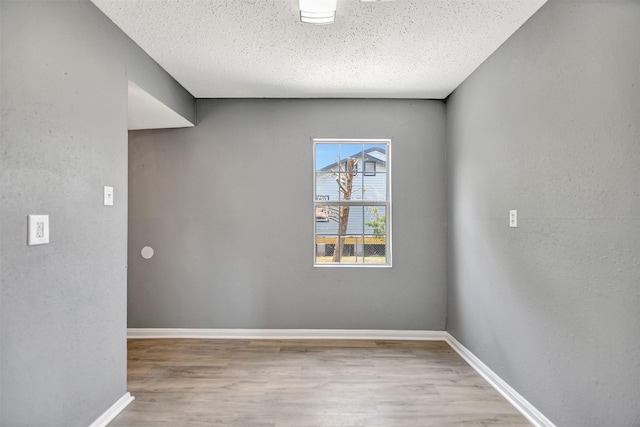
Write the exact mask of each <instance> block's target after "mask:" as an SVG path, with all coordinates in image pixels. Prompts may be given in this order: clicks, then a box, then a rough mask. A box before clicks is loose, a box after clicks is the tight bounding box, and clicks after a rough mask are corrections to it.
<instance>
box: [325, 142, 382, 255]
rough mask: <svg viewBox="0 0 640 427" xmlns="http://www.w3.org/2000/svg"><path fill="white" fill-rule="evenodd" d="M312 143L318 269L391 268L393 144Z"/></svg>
mask: <svg viewBox="0 0 640 427" xmlns="http://www.w3.org/2000/svg"><path fill="white" fill-rule="evenodd" d="M313 142H314V169H315V173H314V185H313V187H314V194H313V196H314V199H313V200H314V202H313V203H314V212H315V222H314V223H315V236H314V237H315V239H314V245H315V252H314V257H315V263H314V265H316V266H335V265H350V266H354V265H355V266H357V265H360V266H364V265H366V266H390V265H391V185H390V170H391V167H390V166H391V165H390V152H389V149H390V141H389V140H333V139H331V140H330V139H315V140H314V141H313Z"/></svg>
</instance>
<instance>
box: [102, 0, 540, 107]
mask: <svg viewBox="0 0 640 427" xmlns="http://www.w3.org/2000/svg"><path fill="white" fill-rule="evenodd" d="M92 1H93V3H95V4H96V5H97V6H98V7H99V8H100V9H101V10H102V11H103V12H104V13H105V14H106V15H107V16H108V17H109V18H111V19H112V20H113V22H114V23H115V24H116V25H118V26H119V27H120V28H121V29H122V30H123V31H124V32H125V33H126V34H128V35H129V37H131V38H132V39H133V40H134V41H135V42H136V43H138V45H140V47H142V49H144V50H145V51H146V52H147V53H148V54H149V55H150V56H151V57H152V58H153V59H155V60H156V61H157V62H158V63H159V64H160V65H161V66H162V67H163V68H164V69H165V70H167V72H169V74H171V75H172V76H173V77H174V78H175V79H176V80H177V81H178V82H180V83H181V84H182V85H183V86H184V87H185V89H187V90H188V91H189V92H191V94H192V95H194V96H195V97H196V98H245V97H250V98H261V97H265V98H325V97H326V98H434V99H442V98H445V97H446V96H447V95H449V94H450V93H451V92H452V91H453V90H454V89H455V88H456V87H457V86H458V85H459V84H460V83H462V81H463V80H464V79H465V78H466V77H467V76H469V74H471V73H472V72H473V71H474V70H475V69H476V68H477V67H478V66H479V65H480V64H481V63H482V62H483V61H484V60H485V59H486V58H487V57H488V56H489V55H491V53H493V52H494V51H495V50H496V49H497V48H498V47H499V46H500V45H501V44H502V43H503V42H504V41H505V40H506V39H507V38H509V36H511V34H513V33H514V32H515V31H516V30H517V29H518V28H519V27H520V26H521V25H522V24H523V23H524V22H525V21H526V20H527V19H528V18H529V17H530V16H531V15H532V14H533V13H535V11H536V10H538V8H539V7H540V6H541V5H542V4H544V3H545V1H546V0H505V1H498V0H485V1H482V0H474V1H462V0H438V1H433V0H432V1H429V0H396V1H392V2H389V1H382V2H373V3H371V2H361V1H359V0H338V6H337V11H336V22H335V23H334V24H331V25H325V26H314V25H309V24H303V23H301V22H300V20H299V10H298V1H297V0H126V1H124V0H115V1H114V0H92Z"/></svg>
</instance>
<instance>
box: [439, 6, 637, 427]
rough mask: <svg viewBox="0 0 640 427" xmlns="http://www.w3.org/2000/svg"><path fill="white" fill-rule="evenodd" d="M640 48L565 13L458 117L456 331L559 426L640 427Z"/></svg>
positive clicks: (630, 25) (604, 26) (551, 18)
mask: <svg viewBox="0 0 640 427" xmlns="http://www.w3.org/2000/svg"><path fill="white" fill-rule="evenodd" d="M639 41H640V3H638V2H637V1H634V2H586V1H580V2H569V1H562V2H560V1H552V2H550V3H548V4H546V5H545V6H543V7H542V8H541V9H540V11H539V12H538V13H537V14H536V15H534V16H533V18H532V19H530V20H529V21H528V22H527V23H526V24H525V25H524V26H523V27H522V28H521V29H520V30H519V31H518V32H517V33H516V34H515V35H514V36H513V37H511V38H510V39H509V40H508V41H507V42H506V43H505V44H504V45H503V46H502V47H501V48H500V49H499V50H498V51H497V52H496V53H495V54H494V55H493V56H491V57H490V58H489V60H487V61H486V62H485V63H484V64H483V65H482V66H481V67H480V68H479V69H478V70H477V71H476V72H475V73H474V74H473V75H472V76H471V77H470V78H469V79H468V80H467V81H466V82H465V83H464V84H463V85H462V86H461V87H459V88H458V89H457V90H456V91H455V92H454V94H453V96H452V97H451V98H450V99H449V100H448V103H447V120H448V139H449V142H450V146H449V151H448V160H449V179H448V181H449V198H450V209H449V211H450V216H449V223H450V240H449V242H450V253H449V257H448V261H449V292H448V321H447V330H448V331H449V332H451V333H452V334H453V335H454V336H455V337H456V338H457V339H458V340H460V341H461V342H462V343H463V344H464V345H465V346H466V347H468V348H469V349H470V350H471V351H472V352H474V353H475V354H476V355H477V356H478V357H479V358H480V359H481V360H483V361H484V362H485V363H486V364H487V365H489V367H490V368H491V369H493V370H494V371H495V372H496V373H498V374H499V375H500V376H501V377H502V378H503V379H505V380H506V381H507V382H508V383H509V384H510V385H512V386H513V387H514V388H515V389H517V390H518V391H519V392H520V393H521V394H522V395H524V397H525V398H527V399H528V400H529V401H530V402H532V403H533V404H534V405H535V406H536V407H537V408H538V409H540V410H541V411H542V412H543V413H544V414H545V415H546V416H547V417H549V418H550V419H551V420H552V421H554V422H555V423H556V424H557V425H559V426H581V427H582V426H604V425H607V426H632V425H634V426H637V425H640V405H639V404H638V402H639V400H640V395H639V388H638V386H639V384H640V364H638V360H640V309H639V305H640V286H639V278H640V260H639V254H640V167H639V165H640V144H639V141H640V48H639ZM510 209H518V212H519V227H518V228H516V229H510V228H509V227H508V211H509V210H510Z"/></svg>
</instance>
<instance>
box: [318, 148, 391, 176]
mask: <svg viewBox="0 0 640 427" xmlns="http://www.w3.org/2000/svg"><path fill="white" fill-rule="evenodd" d="M372 147H379V148H381V149H382V150H383V151H384V149H385V144H320V143H317V144H316V170H318V169H322V168H324V167H326V166H329V165H330V164H332V163H335V162H336V158H338V157H340V159H345V158H347V157H350V156H353V155H354V154H357V153H361V152H362V150H368V149H369V148H372Z"/></svg>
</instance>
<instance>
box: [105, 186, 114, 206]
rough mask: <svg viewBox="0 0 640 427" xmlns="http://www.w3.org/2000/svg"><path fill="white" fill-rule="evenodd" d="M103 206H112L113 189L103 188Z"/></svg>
mask: <svg viewBox="0 0 640 427" xmlns="http://www.w3.org/2000/svg"><path fill="white" fill-rule="evenodd" d="M104 205H105V206H113V187H107V186H106V185H105V187H104Z"/></svg>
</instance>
